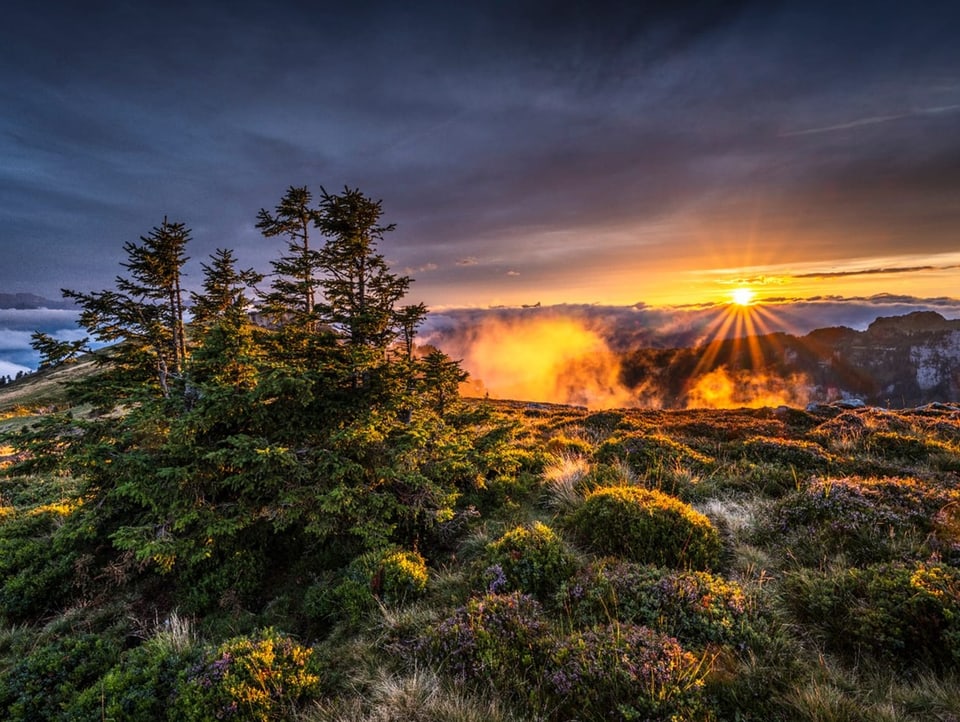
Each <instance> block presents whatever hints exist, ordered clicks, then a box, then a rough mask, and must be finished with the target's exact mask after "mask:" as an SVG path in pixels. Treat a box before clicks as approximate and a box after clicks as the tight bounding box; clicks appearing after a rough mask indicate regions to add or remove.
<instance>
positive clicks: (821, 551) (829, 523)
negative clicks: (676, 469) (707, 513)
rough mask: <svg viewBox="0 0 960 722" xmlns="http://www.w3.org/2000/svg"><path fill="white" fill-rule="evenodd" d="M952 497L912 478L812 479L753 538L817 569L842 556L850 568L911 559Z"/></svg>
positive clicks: (779, 503) (763, 522) (781, 504)
mask: <svg viewBox="0 0 960 722" xmlns="http://www.w3.org/2000/svg"><path fill="white" fill-rule="evenodd" d="M952 498H954V493H953V492H950V491H948V490H946V489H943V488H941V487H938V486H936V485H933V484H929V483H924V482H922V481H920V480H918V479H914V478H894V479H861V478H857V477H848V478H844V479H816V480H814V481H812V482H811V483H809V484H808V485H806V486H805V487H803V488H801V489H798V490H796V491H794V492H793V493H791V494H788V495H787V496H785V497H784V498H782V499H780V500H778V501H777V502H776V503H775V504H774V506H773V507H772V509H771V511H770V513H769V514H768V515H766V516H765V517H763V519H762V520H761V521H760V523H759V524H758V529H757V534H756V539H757V540H758V541H759V542H761V543H766V544H771V543H776V544H777V545H778V546H783V547H785V548H787V549H789V553H790V555H791V557H792V558H793V559H795V560H796V561H797V562H798V563H800V564H806V565H811V566H816V565H817V564H819V563H820V562H822V561H823V559H824V558H829V557H832V556H836V555H838V554H844V555H845V556H846V557H847V558H848V559H849V560H850V561H851V562H853V563H855V564H869V563H874V562H882V561H891V560H893V559H894V558H897V557H898V556H903V555H905V554H906V555H911V554H912V555H915V554H917V553H919V552H920V551H921V548H922V546H923V543H924V539H925V538H926V537H927V535H928V534H929V532H930V530H931V528H932V521H933V519H934V517H935V516H936V515H937V514H938V512H939V511H940V510H941V509H942V508H943V507H944V506H945V505H947V504H948V503H949V501H950V500H951V499H952Z"/></svg>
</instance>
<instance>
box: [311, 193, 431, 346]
mask: <svg viewBox="0 0 960 722" xmlns="http://www.w3.org/2000/svg"><path fill="white" fill-rule="evenodd" d="M320 208H321V216H320V219H319V225H320V228H321V230H322V231H323V233H324V235H325V236H326V237H327V243H326V245H325V246H324V247H323V249H322V250H321V251H320V261H321V266H322V268H323V272H324V277H323V280H322V282H321V287H322V288H323V293H324V300H323V302H322V303H320V304H319V306H318V308H319V310H320V315H321V318H322V319H323V320H324V322H326V323H328V324H329V325H330V326H331V327H333V328H334V329H335V330H336V331H337V332H339V333H340V334H341V336H342V337H343V338H344V339H345V340H346V341H347V342H348V343H349V344H350V345H351V346H353V347H354V348H355V349H360V348H368V349H372V350H378V351H382V352H385V351H386V349H387V347H388V346H389V345H390V344H391V343H392V342H393V341H394V340H395V339H396V338H397V325H398V315H397V314H398V311H397V310H396V308H395V307H396V304H397V303H398V302H399V301H400V299H402V298H403V297H404V296H405V295H406V293H407V290H408V289H409V288H410V283H411V281H412V279H411V278H410V277H409V276H399V275H396V274H394V273H391V272H390V269H389V267H388V265H387V262H386V260H385V259H384V257H383V255H382V254H381V253H380V252H379V251H378V250H377V243H378V241H380V240H382V239H383V236H384V234H385V233H388V232H389V231H392V230H393V229H394V228H395V226H394V224H392V223H391V224H388V225H381V224H380V216H381V214H382V212H383V211H382V207H381V202H380V201H374V200H372V199H370V198H368V197H367V196H365V195H364V194H363V193H361V192H360V190H358V189H350V188H345V189H344V190H343V192H342V193H340V194H339V195H331V194H330V193H327V192H326V190H324V191H323V200H322V202H321V204H320Z"/></svg>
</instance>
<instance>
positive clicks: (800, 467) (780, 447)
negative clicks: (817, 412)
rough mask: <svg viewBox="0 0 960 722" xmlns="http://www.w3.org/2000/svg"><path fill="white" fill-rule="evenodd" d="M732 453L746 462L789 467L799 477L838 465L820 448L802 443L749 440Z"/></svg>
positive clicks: (775, 438) (795, 440)
mask: <svg viewBox="0 0 960 722" xmlns="http://www.w3.org/2000/svg"><path fill="white" fill-rule="evenodd" d="M731 451H734V452H736V451H739V453H741V454H742V455H743V456H744V458H746V459H747V460H749V461H752V462H755V463H758V462H763V463H767V464H776V465H778V466H784V467H789V468H792V469H794V470H795V471H796V473H798V474H802V475H806V474H811V473H818V472H823V471H826V470H827V469H830V468H831V467H832V466H834V465H835V464H837V463H838V459H837V458H836V457H834V456H833V455H832V454H830V452H828V451H827V450H826V449H824V448H823V447H822V446H820V445H819V444H817V443H815V442H813V441H805V440H802V439H785V438H777V437H767V436H752V437H750V438H748V439H745V440H743V441H742V442H737V444H735V445H734V447H733V449H731Z"/></svg>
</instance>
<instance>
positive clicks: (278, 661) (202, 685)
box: [172, 629, 320, 722]
mask: <svg viewBox="0 0 960 722" xmlns="http://www.w3.org/2000/svg"><path fill="white" fill-rule="evenodd" d="M310 656H311V650H310V649H308V648H304V647H302V646H301V645H300V644H298V643H297V642H295V641H294V640H292V639H290V638H289V637H285V636H283V635H281V634H279V633H277V632H276V631H274V630H272V629H267V630H264V631H263V632H261V633H260V634H258V635H255V636H253V637H237V638H235V639H230V640H227V641H226V642H224V643H222V644H220V645H218V646H217V647H216V648H210V649H207V650H206V651H205V652H204V654H203V657H202V659H201V661H200V662H199V663H198V664H196V665H194V666H193V667H191V668H190V669H189V670H188V671H187V672H186V674H185V675H184V676H183V678H182V680H181V681H180V683H179V685H178V687H177V691H176V697H175V700H174V706H173V712H174V714H173V715H172V716H173V718H175V719H180V720H186V721H195V722H205V721H206V720H210V719H224V718H228V719H236V720H251V721H253V720H257V721H260V720H263V721H266V720H285V719H290V718H291V716H292V715H293V714H294V712H295V711H296V709H297V707H298V706H299V705H300V704H301V703H302V702H303V701H305V700H308V699H311V698H313V697H315V696H316V694H317V690H318V686H319V683H320V677H319V675H318V674H317V673H316V671H315V670H312V669H311V668H310V666H309V662H310Z"/></svg>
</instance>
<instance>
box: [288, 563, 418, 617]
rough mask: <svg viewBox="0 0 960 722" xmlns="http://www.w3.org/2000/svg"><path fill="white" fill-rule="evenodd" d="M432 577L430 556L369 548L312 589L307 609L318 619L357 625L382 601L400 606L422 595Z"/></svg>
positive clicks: (309, 590)
mask: <svg viewBox="0 0 960 722" xmlns="http://www.w3.org/2000/svg"><path fill="white" fill-rule="evenodd" d="M428 580H429V572H428V570H427V564H426V560H424V558H423V557H422V556H421V555H420V554H419V553H418V552H414V551H409V550H405V549H400V548H396V547H393V548H388V549H383V550H377V551H371V552H367V553H365V554H361V555H360V556H358V557H357V558H356V559H354V560H353V561H352V562H350V564H349V565H348V566H347V567H346V568H345V569H344V570H342V572H341V573H340V574H339V575H338V576H336V577H334V576H333V575H327V578H326V579H324V580H323V581H322V582H320V583H318V584H315V585H313V586H311V587H310V588H309V589H308V591H307V594H306V595H305V596H306V600H305V601H306V607H307V613H308V614H309V615H310V616H311V617H313V618H314V619H318V620H326V621H328V622H338V621H347V622H348V623H349V624H351V625H352V626H357V625H359V624H360V622H361V621H362V620H363V619H364V618H366V617H367V616H368V615H369V614H370V613H371V612H372V611H374V610H375V609H376V608H377V605H378V603H384V604H387V605H390V606H400V605H402V604H404V603H406V602H411V601H414V600H415V599H418V598H419V597H420V596H422V594H423V592H424V590H425V589H426V587H427V581H428Z"/></svg>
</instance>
